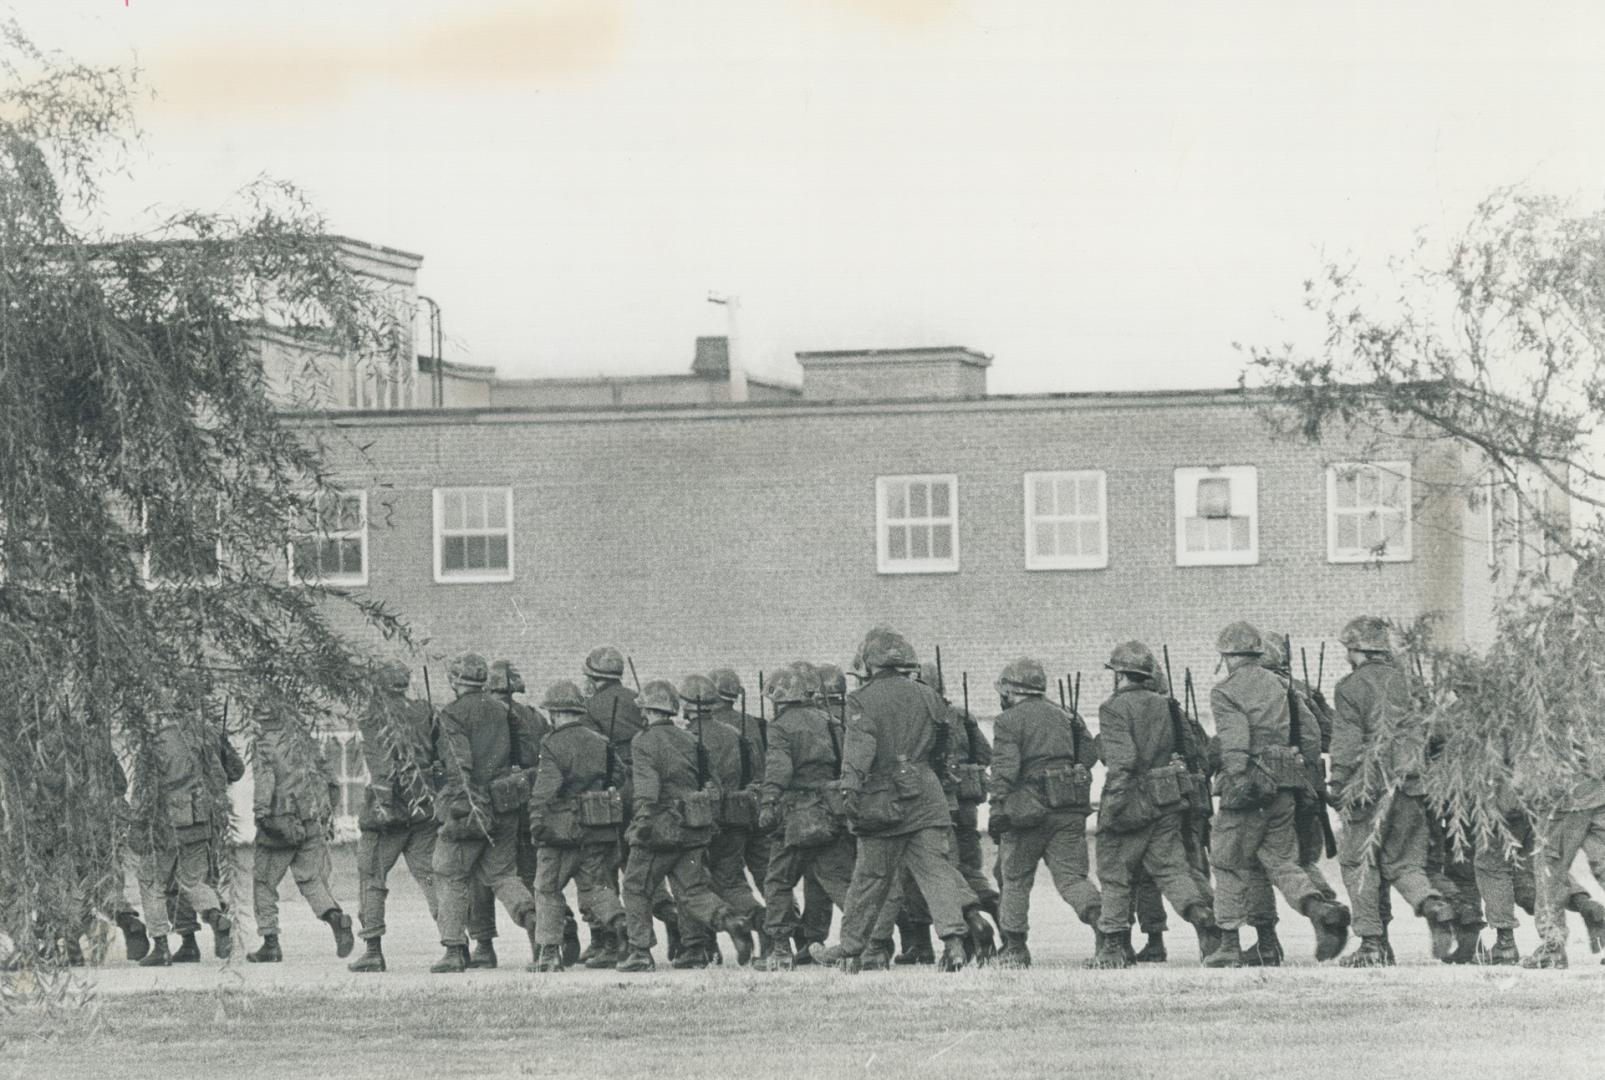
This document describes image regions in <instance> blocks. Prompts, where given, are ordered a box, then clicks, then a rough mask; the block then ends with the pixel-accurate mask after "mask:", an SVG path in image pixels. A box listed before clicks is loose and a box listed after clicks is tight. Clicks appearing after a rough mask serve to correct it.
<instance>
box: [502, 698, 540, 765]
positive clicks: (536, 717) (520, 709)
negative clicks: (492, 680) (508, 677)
mask: <svg viewBox="0 0 1605 1080" xmlns="http://www.w3.org/2000/svg"><path fill="white" fill-rule="evenodd" d="M491 697H493V698H495V699H496V700H497V701H499V702H501V703H502V704H503V705H504V706H506V707H507V708H509V709H511V710H512V712H513V718H514V719H516V720H517V721H518V722H519V724H520V725H521V726H520V728H519V730H520V731H527V732H529V734H530V738H531V739H532V740H533V741H534V743H535V749H534V754H535V759H536V761H539V760H540V756H541V740H542V739H544V738H546V734H547V732H549V731H551V730H552V725H551V724H550V723H549V722H548V721H547V719H546V715H545V714H544V713H542V712H541V711H540V710H539V709H537V708H535V707H534V706H533V705H526V704H524V703H523V702H522V701H514V700H513V695H511V694H491Z"/></svg>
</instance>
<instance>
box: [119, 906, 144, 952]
mask: <svg viewBox="0 0 1605 1080" xmlns="http://www.w3.org/2000/svg"><path fill="white" fill-rule="evenodd" d="M117 928H118V929H119V930H121V931H122V932H123V955H125V956H127V957H128V959H130V960H132V961H134V962H135V963H138V962H139V961H141V960H143V959H145V956H146V954H148V953H149V952H150V936H149V935H148V934H146V933H145V924H144V923H143V922H141V921H140V918H139V916H138V915H135V914H134V913H133V912H131V911H129V912H124V913H123V914H122V915H119V916H118V917H117Z"/></svg>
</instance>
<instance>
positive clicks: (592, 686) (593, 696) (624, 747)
mask: <svg viewBox="0 0 1605 1080" xmlns="http://www.w3.org/2000/svg"><path fill="white" fill-rule="evenodd" d="M581 672H582V674H583V675H584V676H585V694H586V698H585V712H586V722H587V723H588V724H590V726H591V729H592V730H593V731H595V732H596V733H597V734H599V735H602V736H604V737H605V738H607V739H608V740H609V741H610V742H611V743H612V744H613V754H614V757H615V759H616V760H617V761H618V764H619V767H620V768H622V769H623V770H624V777H625V787H624V816H625V819H626V820H628V819H629V816H630V809H631V808H630V786H629V785H630V753H631V749H630V748H631V746H632V745H633V742H634V739H635V737H636V736H637V735H638V734H640V732H641V728H642V725H643V723H644V721H643V720H642V717H641V707H640V705H639V704H637V702H636V699H635V691H633V690H630V689H628V688H627V687H625V685H624V682H623V680H624V654H623V653H621V652H619V650H617V649H615V648H614V647H613V646H611V645H602V646H599V647H597V648H595V649H592V650H591V652H590V655H588V656H587V657H586V658H585V663H584V665H583V667H582V668H581ZM623 858H624V851H623V849H622V847H621V848H619V849H616V850H615V851H614V853H613V857H612V859H610V860H609V863H608V865H609V868H610V869H609V871H608V872H609V874H610V876H611V877H612V879H613V882H614V887H615V888H617V886H618V881H619V873H620V871H621V869H622V866H623ZM672 906H673V905H663V906H660V911H661V912H662V914H664V915H668V916H669V917H670V918H669V920H668V921H667V922H666V925H667V926H668V927H669V951H670V952H671V953H674V954H678V952H679V945H680V940H679V931H678V928H677V926H676V923H675V922H674V921H673V913H672V910H670V909H672ZM590 929H591V940H590V942H589V943H588V944H587V946H586V949H585V952H583V953H581V954H580V957H579V962H580V963H582V964H585V965H587V966H590V963H591V961H592V960H593V959H594V960H596V961H597V962H598V963H601V961H602V960H603V959H612V958H615V957H617V956H623V955H624V954H625V951H626V949H627V946H628V943H627V942H624V941H613V940H612V939H611V938H610V937H609V934H610V933H611V931H610V930H609V929H608V928H607V926H606V924H597V923H595V922H592V923H591V924H590Z"/></svg>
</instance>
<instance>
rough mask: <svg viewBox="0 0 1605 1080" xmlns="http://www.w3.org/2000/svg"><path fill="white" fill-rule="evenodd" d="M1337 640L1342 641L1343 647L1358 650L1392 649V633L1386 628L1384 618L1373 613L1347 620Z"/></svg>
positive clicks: (1377, 651)
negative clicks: (1347, 622)
mask: <svg viewBox="0 0 1605 1080" xmlns="http://www.w3.org/2000/svg"><path fill="white" fill-rule="evenodd" d="M1339 640H1341V641H1342V642H1343V647H1344V648H1346V649H1354V650H1356V651H1358V652H1368V653H1391V652H1392V651H1393V634H1392V633H1391V632H1390V631H1389V630H1388V624H1387V622H1386V620H1384V619H1379V618H1377V617H1376V616H1375V615H1361V616H1360V617H1359V618H1356V619H1351V620H1349V624H1348V625H1347V626H1345V627H1344V628H1343V635H1342V637H1341V638H1340V639H1339Z"/></svg>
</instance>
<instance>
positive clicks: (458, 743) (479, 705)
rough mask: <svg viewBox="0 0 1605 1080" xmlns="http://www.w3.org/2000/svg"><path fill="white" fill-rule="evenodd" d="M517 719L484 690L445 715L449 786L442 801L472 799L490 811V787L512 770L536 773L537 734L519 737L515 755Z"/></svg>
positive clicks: (442, 741)
mask: <svg viewBox="0 0 1605 1080" xmlns="http://www.w3.org/2000/svg"><path fill="white" fill-rule="evenodd" d="M518 723H519V721H518V716H517V714H516V713H514V712H513V711H512V710H510V709H508V708H507V707H506V706H505V705H504V704H503V703H502V702H500V701H498V700H497V699H496V698H494V697H492V696H491V695H490V694H487V693H485V692H484V691H483V690H470V691H469V692H468V693H466V694H463V695H462V696H461V697H459V698H458V699H457V700H456V701H454V702H452V703H451V704H450V705H447V706H446V707H445V708H444V709H441V710H440V738H439V744H438V747H437V751H438V753H439V755H440V760H441V764H442V765H444V766H445V771H446V786H445V787H444V788H443V789H442V791H441V794H440V799H441V801H442V802H444V803H446V804H448V805H454V804H460V803H461V802H462V801H463V800H464V799H465V798H468V799H469V801H470V805H472V804H473V803H482V804H484V805H486V807H487V809H488V805H489V800H490V783H491V781H492V780H494V779H496V778H497V777H498V776H499V775H501V774H502V773H503V772H505V771H506V770H507V769H509V768H514V767H517V768H523V769H528V768H533V767H534V765H535V763H536V753H537V740H536V737H535V732H533V731H529V730H520V731H519V732H518V755H517V758H516V760H515V758H514V755H513V736H512V730H513V728H514V726H516V725H518Z"/></svg>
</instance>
